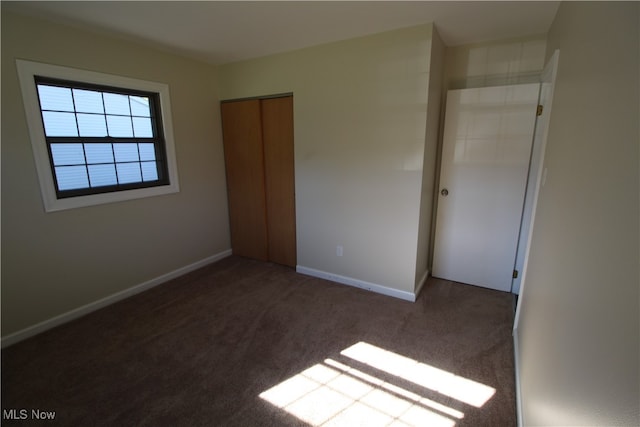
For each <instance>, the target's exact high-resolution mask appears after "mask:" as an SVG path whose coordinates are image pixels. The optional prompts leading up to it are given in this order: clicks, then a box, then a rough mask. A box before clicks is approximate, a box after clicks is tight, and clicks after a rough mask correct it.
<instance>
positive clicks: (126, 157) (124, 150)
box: [113, 143, 139, 162]
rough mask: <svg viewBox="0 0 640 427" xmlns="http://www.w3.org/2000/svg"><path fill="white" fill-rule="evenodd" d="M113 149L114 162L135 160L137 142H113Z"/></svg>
mask: <svg viewBox="0 0 640 427" xmlns="http://www.w3.org/2000/svg"><path fill="white" fill-rule="evenodd" d="M113 151H114V152H115V154H116V162H137V161H138V160H139V159H138V144H136V143H122V144H113Z"/></svg>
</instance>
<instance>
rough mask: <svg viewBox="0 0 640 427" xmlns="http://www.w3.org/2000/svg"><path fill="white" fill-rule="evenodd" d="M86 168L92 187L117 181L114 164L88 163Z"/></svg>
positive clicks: (114, 183)
mask: <svg viewBox="0 0 640 427" xmlns="http://www.w3.org/2000/svg"><path fill="white" fill-rule="evenodd" d="M88 168H89V179H90V180H91V186H92V187H103V186H105V185H116V184H117V183H118V180H117V178H116V166H115V165H89V166H88Z"/></svg>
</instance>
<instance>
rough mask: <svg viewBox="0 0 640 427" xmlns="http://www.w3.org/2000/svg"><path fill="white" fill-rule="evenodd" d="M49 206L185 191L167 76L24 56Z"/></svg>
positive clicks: (27, 98)
mask: <svg viewBox="0 0 640 427" xmlns="http://www.w3.org/2000/svg"><path fill="white" fill-rule="evenodd" d="M18 72H19V75H20V84H21V87H22V93H23V98H24V103H25V111H26V113H27V121H28V125H29V131H30V136H31V143H32V148H33V151H34V156H35V160H36V168H37V171H38V176H39V180H40V187H41V192H42V195H43V200H44V204H45V210H47V211H55V210H60V209H69V208H74V207H81V206H88V205H94V204H100V203H109V202H115V201H121V200H129V199H133V198H140V197H148V196H155V195H160V194H167V193H173V192H177V191H178V182H177V173H176V166H175V155H174V147H173V138H172V132H171V121H170V114H169V108H170V107H169V91H168V87H167V86H166V85H164V84H160V83H154V82H147V81H142V80H135V79H129V78H124V77H119V76H112V75H107V74H101V73H94V72H88V71H81V70H75V69H71V68H66V67H58V66H53V65H47V64H39V63H35V62H28V61H21V60H19V61H18Z"/></svg>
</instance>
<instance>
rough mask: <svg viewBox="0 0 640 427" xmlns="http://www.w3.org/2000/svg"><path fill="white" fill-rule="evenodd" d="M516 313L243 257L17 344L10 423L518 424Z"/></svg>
mask: <svg viewBox="0 0 640 427" xmlns="http://www.w3.org/2000/svg"><path fill="white" fill-rule="evenodd" d="M512 304H513V298H512V296H511V295H510V294H507V293H502V292H497V291H492V290H487V289H483V288H478V287H474V286H468V285H462V284H458V283H452V282H448V281H444V280H439V279H434V278H430V279H429V280H428V281H427V283H426V284H425V286H424V288H423V290H422V292H421V294H420V296H419V298H418V300H417V301H416V302H415V303H410V302H406V301H402V300H398V299H395V298H392V297H387V296H383V295H379V294H375V293H371V292H366V291H363V290H360V289H356V288H352V287H348V286H344V285H339V284H335V283H332V282H328V281H325V280H320V279H316V278H312V277H308V276H304V275H301V274H297V273H295V271H293V270H292V269H289V268H286V267H282V266H279V265H275V264H270V263H262V262H258V261H253V260H248V259H244V258H240V257H235V256H232V257H229V258H225V259H223V260H221V261H219V262H217V263H215V264H212V265H209V266H207V267H204V268H202V269H199V270H197V271H194V272H192V273H190V274H187V275H185V276H182V277H180V278H177V279H174V280H172V281H170V282H167V283H165V284H163V285H160V286H157V287H155V288H153V289H151V290H149V291H146V292H144V293H141V294H138V295H135V296H133V297H131V298H128V299H126V300H123V301H120V302H118V303H116V304H113V305H111V306H109V307H106V308H103V309H101V310H98V311H96V312H93V313H91V314H89V315H87V316H84V317H82V318H80V319H77V320H75V321H72V322H69V323H67V324H65V325H62V326H59V327H57V328H55V329H52V330H50V331H47V332H45V333H42V334H40V335H38V336H35V337H33V338H30V339H28V340H25V341H23V342H20V343H17V344H15V345H13V346H10V347H8V348H6V349H4V350H3V351H2V409H3V420H2V425H6V426H10V425H19V426H25V425H62V426H293V425H296V426H298V425H299V426H307V425H326V426H329V425H345V426H355V425H363V426H367V427H369V426H373V425H394V426H514V425H516V412H515V384H514V362H513V344H512V336H511V328H512V322H513V307H512ZM294 386H295V387H294ZM493 389H495V393H494V392H493V391H492V390H493ZM487 390H489V391H487ZM261 395H262V397H261ZM478 396H479V397H478ZM474 399H475V400H474ZM478 399H479V400H478ZM487 399H488V400H487ZM485 401H486V402H485ZM279 407H282V409H281V408H279ZM12 410H13V411H12ZM34 410H35V412H32V411H34ZM38 411H46V412H49V413H53V412H55V418H54V419H53V420H38V419H37V418H38V417H39V416H40V417H46V414H44V413H42V412H38ZM49 416H51V414H50V415H49ZM16 418H25V419H16Z"/></svg>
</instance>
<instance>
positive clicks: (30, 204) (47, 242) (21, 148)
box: [2, 10, 230, 337]
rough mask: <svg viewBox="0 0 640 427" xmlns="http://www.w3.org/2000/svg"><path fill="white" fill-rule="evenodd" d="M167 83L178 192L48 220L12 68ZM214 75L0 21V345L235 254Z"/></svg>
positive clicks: (29, 22) (133, 49) (97, 41)
mask: <svg viewBox="0 0 640 427" xmlns="http://www.w3.org/2000/svg"><path fill="white" fill-rule="evenodd" d="M16 58H21V59H27V60H32V61H38V62H45V63H50V64H56V65H63V66H68V67H74V68H81V69H86V70H92V71H98V72H104V73H111V74H117V75H122V76H127V77H133V78H138V79H144V80H152V81H158V82H163V83H167V84H169V87H170V93H171V103H172V107H173V111H172V114H173V125H174V137H175V145H176V156H177V162H178V173H179V177H180V193H177V194H172V195H167V196H160V197H152V198H147V199H140V200H135V201H128V202H121V203H113V204H107V205H100V206H93V207H87V208H81V209H73V210H67V211H61V212H54V213H48V214H47V213H45V212H44V208H43V204H42V200H41V197H40V190H39V187H38V185H39V184H38V179H37V176H36V171H35V166H34V160H33V155H32V151H31V145H30V141H29V135H28V133H27V125H26V122H25V113H24V108H23V105H22V98H21V94H20V89H19V85H18V78H17V73H16V64H15V59H16ZM216 79H217V76H216V73H215V69H214V68H212V67H211V66H209V65H206V64H201V63H198V62H194V61H191V60H186V59H182V58H179V57H176V56H172V55H168V54H165V53H161V52H157V51H154V50H151V49H149V48H147V47H141V46H138V45H136V44H135V43H131V42H124V41H120V40H116V39H111V38H105V37H102V36H99V35H95V34H92V33H89V32H85V31H79V30H75V29H71V28H69V27H64V26H58V25H54V24H51V23H48V22H45V21H40V20H36V19H32V18H26V17H22V16H19V15H15V14H13V13H9V12H6V11H5V10H3V11H2V335H3V337H4V336H6V335H8V334H12V333H15V332H16V331H19V330H22V329H23V328H26V327H29V326H32V325H34V324H36V323H38V322H41V321H45V320H47V319H50V318H52V317H54V316H57V315H61V314H63V313H66V312H68V311H70V310H72V309H76V308H78V307H81V306H83V305H85V304H88V303H91V302H94V301H96V300H98V299H100V298H104V297H107V296H109V295H112V294H114V293H116V292H119V291H122V290H124V289H127V288H130V287H132V286H135V285H138V284H140V283H143V282H145V281H148V280H150V279H153V278H156V277H158V276H161V275H163V274H166V273H168V272H171V271H173V270H176V269H178V268H181V267H184V266H186V265H188V264H191V263H194V262H197V261H200V260H202V259H205V258H207V257H210V256H213V255H215V254H218V253H220V252H222V251H224V250H226V249H228V248H229V247H230V243H229V229H228V219H227V201H226V189H225V177H224V160H223V152H222V142H221V141H222V139H221V134H220V123H219V111H218V93H217V80H216Z"/></svg>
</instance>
